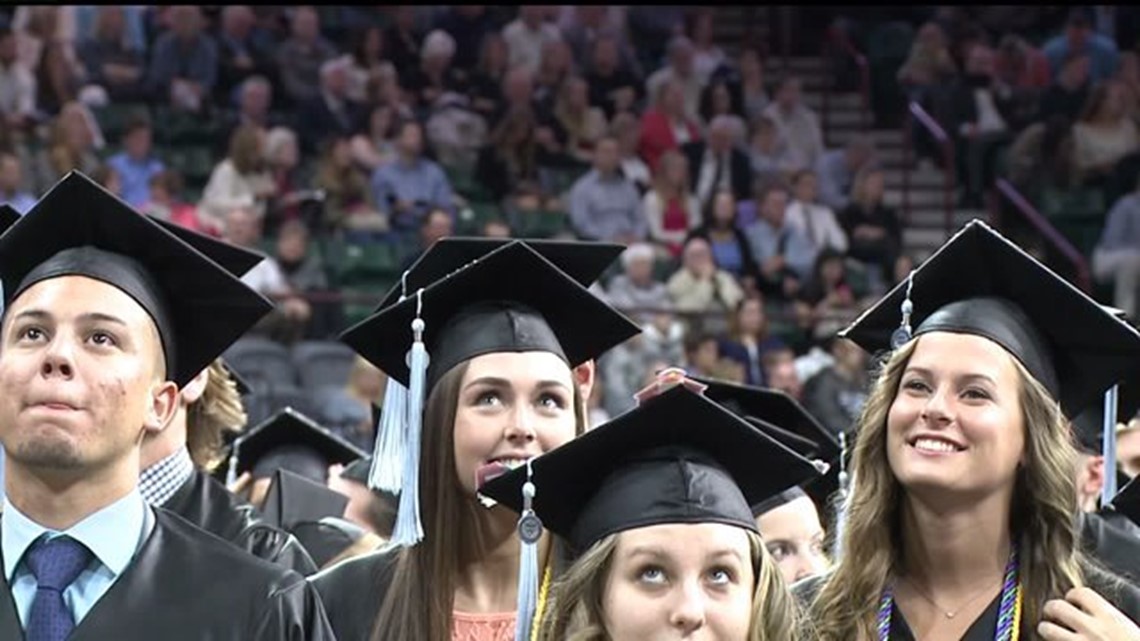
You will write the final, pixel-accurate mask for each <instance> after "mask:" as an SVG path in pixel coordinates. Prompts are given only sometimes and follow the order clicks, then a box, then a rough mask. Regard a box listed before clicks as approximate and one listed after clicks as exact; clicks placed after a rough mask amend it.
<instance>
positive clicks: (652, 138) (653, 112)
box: [640, 82, 701, 169]
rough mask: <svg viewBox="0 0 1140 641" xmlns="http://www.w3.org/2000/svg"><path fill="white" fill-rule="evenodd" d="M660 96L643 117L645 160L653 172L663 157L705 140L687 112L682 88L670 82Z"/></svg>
mask: <svg viewBox="0 0 1140 641" xmlns="http://www.w3.org/2000/svg"><path fill="white" fill-rule="evenodd" d="M651 95H652V94H651ZM656 96H657V100H656V102H655V104H654V106H653V108H652V109H647V110H646V111H645V113H644V114H643V115H642V117H641V147H640V149H641V157H642V159H643V160H645V163H646V164H647V165H649V168H650V169H654V168H655V167H657V159H658V158H660V157H661V154H663V153H665V152H666V151H669V150H670V149H680V148H681V145H684V144H685V143H688V142H694V141H697V140H700V138H701V130H700V127H699V126H698V125H697V122H696V120H694V119H693V118H691V117H690V116H688V115H687V114H686V112H685V105H684V102H683V101H684V94H683V89H682V87H681V85H680V84H678V83H675V82H670V83H668V84H666V85H665V86H663V87H661V90H660V91H659V92H657V94H656Z"/></svg>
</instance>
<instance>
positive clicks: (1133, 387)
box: [1072, 381, 1140, 453]
mask: <svg viewBox="0 0 1140 641" xmlns="http://www.w3.org/2000/svg"><path fill="white" fill-rule="evenodd" d="M1117 388H1118V392H1117V397H1116V420H1114V421H1112V427H1113V435H1114V436H1115V426H1116V424H1117V423H1127V422H1128V421H1130V420H1131V419H1132V417H1134V416H1136V412H1137V411H1138V410H1140V381H1138V382H1132V381H1122V382H1121V383H1119V384H1118V385H1117ZM1104 418H1105V417H1104V398H1103V396H1102V397H1098V398H1097V399H1096V400H1095V401H1093V403H1092V404H1090V405H1089V406H1088V408H1086V409H1085V410H1084V411H1083V412H1081V413H1080V414H1077V416H1076V417H1074V418H1073V420H1072V423H1073V433H1074V435H1075V436H1076V441H1077V444H1078V445H1079V446H1080V447H1081V449H1084V450H1085V451H1087V452H1090V453H1100V452H1101V450H1102V447H1103V445H1104V427H1105V420H1104Z"/></svg>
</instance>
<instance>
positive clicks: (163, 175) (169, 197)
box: [139, 169, 222, 236]
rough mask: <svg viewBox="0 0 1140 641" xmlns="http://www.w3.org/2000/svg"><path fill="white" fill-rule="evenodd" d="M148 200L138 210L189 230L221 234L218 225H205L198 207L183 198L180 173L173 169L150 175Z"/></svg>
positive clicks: (212, 234) (211, 234) (214, 234)
mask: <svg viewBox="0 0 1140 641" xmlns="http://www.w3.org/2000/svg"><path fill="white" fill-rule="evenodd" d="M149 186H150V201H149V202H147V203H145V204H143V205H142V206H141V207H140V208H139V211H141V212H143V213H145V214H149V215H151V216H154V217H156V218H161V219H162V220H165V221H168V222H171V223H174V224H175V225H178V226H179V227H185V228H186V229H189V230H191V231H196V232H200V233H203V234H208V235H210V236H221V235H222V229H221V228H220V227H207V226H205V224H204V222H205V221H204V220H203V219H202V218H201V217H199V216H198V208H197V207H195V206H194V205H193V204H192V203H188V202H186V201H185V200H183V195H182V194H183V189H184V187H185V185H184V183H183V180H182V174H180V173H178V171H177V170H174V169H165V170H163V171H161V172H159V173H157V174H155V175H153V176H151V177H150V184H149Z"/></svg>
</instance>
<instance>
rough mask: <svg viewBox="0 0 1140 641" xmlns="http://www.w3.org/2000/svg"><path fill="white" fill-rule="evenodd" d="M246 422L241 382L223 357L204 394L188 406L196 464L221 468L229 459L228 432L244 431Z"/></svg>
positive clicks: (190, 445)
mask: <svg viewBox="0 0 1140 641" xmlns="http://www.w3.org/2000/svg"><path fill="white" fill-rule="evenodd" d="M246 421H248V416H246V413H245V407H243V406H242V402H241V395H240V394H238V391H237V383H235V382H234V379H233V378H232V377H230V372H229V370H228V369H226V366H225V365H224V364H222V361H221V359H215V360H214V362H213V363H211V364H210V367H209V374H208V377H207V380H206V389H205V391H203V392H202V397H201V398H199V399H198V400H197V401H196V402H194V403H192V404H191V405H190V406H189V407H188V408H186V448H187V449H189V450H190V458H191V459H192V460H193V461H194V465H195V466H197V467H198V468H199V469H203V470H206V471H213V470H214V469H215V468H217V467H218V465H219V464H220V463H221V462H222V460H223V459H224V458H225V456H224V452H223V449H222V445H223V441H224V438H223V437H224V436H225V433H226V432H240V431H242V430H243V429H245V424H246Z"/></svg>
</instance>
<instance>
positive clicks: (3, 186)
mask: <svg viewBox="0 0 1140 641" xmlns="http://www.w3.org/2000/svg"><path fill="white" fill-rule="evenodd" d="M23 183H24V171H23V167H21V165H20V158H19V157H18V156H16V155H15V154H13V153H11V152H7V151H0V204H4V205H9V206H11V207H12V209H15V210H16V212H17V213H19V214H20V215H23V214H26V213H28V210H29V209H31V208H32V206H33V205H35V204H36V199H35V197H33V196H32V195H31V194H30V193H28V192H26V191H24V190H23Z"/></svg>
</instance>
